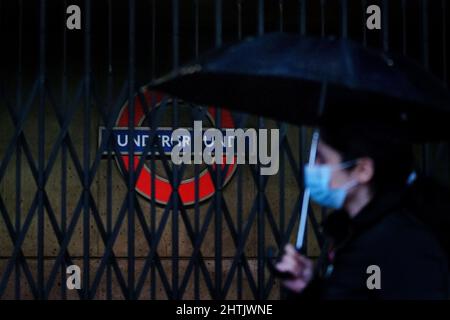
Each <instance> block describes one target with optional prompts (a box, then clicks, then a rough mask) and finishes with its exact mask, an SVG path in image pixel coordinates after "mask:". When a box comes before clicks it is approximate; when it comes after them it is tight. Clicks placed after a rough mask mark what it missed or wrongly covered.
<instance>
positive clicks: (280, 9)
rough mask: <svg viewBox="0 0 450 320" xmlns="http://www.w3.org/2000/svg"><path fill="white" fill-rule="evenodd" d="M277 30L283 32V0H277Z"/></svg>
mask: <svg viewBox="0 0 450 320" xmlns="http://www.w3.org/2000/svg"><path fill="white" fill-rule="evenodd" d="M278 18H279V20H278V31H280V32H283V26H284V2H283V0H279V2H278Z"/></svg>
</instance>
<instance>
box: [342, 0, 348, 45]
mask: <svg viewBox="0 0 450 320" xmlns="http://www.w3.org/2000/svg"><path fill="white" fill-rule="evenodd" d="M341 36H342V38H344V39H347V37H348V0H341Z"/></svg>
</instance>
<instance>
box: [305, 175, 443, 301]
mask: <svg viewBox="0 0 450 320" xmlns="http://www.w3.org/2000/svg"><path fill="white" fill-rule="evenodd" d="M423 186H424V184H423V183H422V182H420V183H416V184H415V185H413V186H411V187H408V188H404V189H402V190H390V191H389V192H384V193H383V194H381V195H379V196H377V197H375V198H374V199H373V200H372V201H371V202H370V203H369V204H368V205H367V206H366V207H365V208H364V209H363V210H362V211H361V212H360V213H359V214H358V215H357V216H356V217H355V218H354V219H350V218H349V217H348V215H347V214H346V213H345V212H344V211H336V212H334V213H332V214H330V216H329V217H328V218H327V219H326V221H325V222H324V224H323V228H324V233H325V235H326V237H327V243H329V246H328V248H326V249H325V250H326V251H325V252H326V254H325V255H324V256H325V259H323V260H322V261H319V263H318V266H317V275H316V277H315V278H314V280H313V281H312V282H311V284H310V285H309V286H308V287H307V289H306V290H305V291H304V293H303V294H301V295H300V297H302V298H322V299H447V298H448V297H449V263H448V257H449V255H448V247H446V245H447V244H448V242H447V243H446V241H448V239H449V236H448V234H449V233H450V230H449V229H448V227H449V225H448V224H447V225H445V223H446V222H447V221H448V219H449V218H448V217H449V216H450V211H447V212H438V213H436V210H447V209H448V207H445V208H443V209H442V208H441V209H439V206H433V205H428V208H427V206H424V204H426V203H427V200H426V199H425V200H424V199H422V198H423V197H424V190H422V189H423ZM428 191H429V192H430V193H431V194H433V197H435V192H434V191H431V190H428ZM425 193H426V192H425ZM445 196H446V197H447V198H448V195H445ZM424 217H425V218H424ZM437 217H444V219H441V218H437ZM439 221H444V222H445V223H439ZM439 232H441V233H439ZM371 265H376V266H378V267H379V268H380V275H381V278H380V279H381V289H379V290H378V289H372V290H369V289H368V287H367V279H368V278H369V276H370V275H371V274H372V273H370V274H368V272H367V268H368V267H369V266H371ZM297 298H298V296H297Z"/></svg>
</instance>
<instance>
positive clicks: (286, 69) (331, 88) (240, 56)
mask: <svg viewBox="0 0 450 320" xmlns="http://www.w3.org/2000/svg"><path fill="white" fill-rule="evenodd" d="M151 87H153V88H154V89H157V90H160V91H163V92H166V93H169V94H172V95H174V96H176V97H179V98H182V99H184V100H186V101H189V102H193V103H198V104H213V105H217V106H222V107H226V108H230V109H237V110H240V111H242V112H249V113H255V114H258V115H262V116H267V117H271V118H275V119H278V120H282V121H286V122H290V123H294V124H301V125H322V124H324V123H327V122H328V121H333V122H338V123H342V124H343V125H345V124H346V123H354V122H360V123H361V122H370V123H378V122H382V123H384V124H385V123H388V124H392V125H394V126H397V127H399V128H403V129H404V132H405V136H407V137H408V138H409V139H411V140H414V141H428V140H440V139H448V138H449V137H450V130H449V129H448V128H447V127H448V124H449V122H450V94H449V92H448V90H446V89H445V87H444V86H443V85H442V84H441V83H440V82H439V81H438V80H437V79H436V78H434V77H433V76H432V75H430V74H429V73H428V72H426V71H425V70H424V69H422V68H421V67H420V66H418V65H416V64H415V63H413V62H411V61H408V60H406V59H405V58H401V57H396V56H393V55H388V54H386V53H384V52H381V51H376V50H371V49H367V48H365V47H363V46H362V45H360V44H357V43H355V42H352V41H350V40H345V39H333V38H325V39H324V38H320V39H319V38H305V37H301V36H298V35H289V34H284V33H273V34H267V35H264V36H262V37H258V38H249V39H247V40H244V41H241V42H239V43H237V44H233V45H229V46H226V47H223V48H221V49H216V50H215V51H212V52H210V53H208V54H206V55H204V56H203V57H201V58H200V59H199V60H198V61H195V62H194V63H191V64H189V65H187V66H185V67H182V68H180V69H179V70H178V71H176V72H174V73H172V74H169V75H167V76H165V77H162V78H160V79H158V80H157V81H155V82H154V83H153V84H152V85H151ZM324 88H325V90H324ZM324 93H326V94H324ZM321 97H322V98H323V97H325V100H324V101H325V103H324V107H323V108H320V107H319V105H320V103H319V101H320V98H321Z"/></svg>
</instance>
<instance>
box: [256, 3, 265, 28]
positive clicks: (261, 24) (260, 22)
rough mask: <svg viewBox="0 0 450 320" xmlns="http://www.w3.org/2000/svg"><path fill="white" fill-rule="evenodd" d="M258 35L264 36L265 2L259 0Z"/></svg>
mask: <svg viewBox="0 0 450 320" xmlns="http://www.w3.org/2000/svg"><path fill="white" fill-rule="evenodd" d="M257 30H258V35H259V36H261V35H263V34H264V0H258V25H257Z"/></svg>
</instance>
